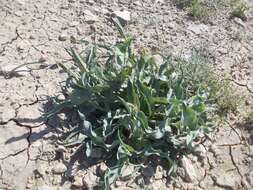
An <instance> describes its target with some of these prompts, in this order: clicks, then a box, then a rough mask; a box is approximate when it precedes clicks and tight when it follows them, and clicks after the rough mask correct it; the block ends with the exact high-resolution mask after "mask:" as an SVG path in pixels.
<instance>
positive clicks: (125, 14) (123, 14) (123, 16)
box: [113, 10, 131, 26]
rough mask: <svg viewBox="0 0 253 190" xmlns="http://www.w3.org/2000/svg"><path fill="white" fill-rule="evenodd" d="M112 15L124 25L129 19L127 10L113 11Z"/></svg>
mask: <svg viewBox="0 0 253 190" xmlns="http://www.w3.org/2000/svg"><path fill="white" fill-rule="evenodd" d="M113 16H116V17H117V18H118V19H119V20H120V22H121V24H122V25H123V26H124V25H126V24H127V22H129V21H130V20H131V13H130V12H129V11H126V10H123V11H114V12H113Z"/></svg>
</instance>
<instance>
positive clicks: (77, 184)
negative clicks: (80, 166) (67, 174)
mask: <svg viewBox="0 0 253 190" xmlns="http://www.w3.org/2000/svg"><path fill="white" fill-rule="evenodd" d="M72 185H73V186H75V187H77V188H81V187H83V186H84V184H83V178H82V177H80V176H75V177H74V182H73V183H72Z"/></svg>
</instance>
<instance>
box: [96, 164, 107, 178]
mask: <svg viewBox="0 0 253 190" xmlns="http://www.w3.org/2000/svg"><path fill="white" fill-rule="evenodd" d="M107 168H108V167H107V166H106V164H105V163H103V162H102V163H101V164H100V165H99V166H98V167H97V173H98V174H99V175H100V176H103V175H104V174H105V172H106V170H107Z"/></svg>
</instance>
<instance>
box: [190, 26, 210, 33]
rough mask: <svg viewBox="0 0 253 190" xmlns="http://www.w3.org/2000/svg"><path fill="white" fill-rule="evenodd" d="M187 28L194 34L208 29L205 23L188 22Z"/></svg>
mask: <svg viewBox="0 0 253 190" xmlns="http://www.w3.org/2000/svg"><path fill="white" fill-rule="evenodd" d="M187 29H188V30H190V31H192V32H193V33H195V34H201V33H203V32H208V31H209V27H208V26H207V25H205V24H190V25H189V26H188V28H187Z"/></svg>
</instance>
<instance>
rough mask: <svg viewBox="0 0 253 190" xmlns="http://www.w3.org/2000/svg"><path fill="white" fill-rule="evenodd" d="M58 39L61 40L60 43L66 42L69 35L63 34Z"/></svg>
mask: <svg viewBox="0 0 253 190" xmlns="http://www.w3.org/2000/svg"><path fill="white" fill-rule="evenodd" d="M58 39H59V40H60V41H66V40H67V39H68V35H67V34H65V33H62V34H61V35H60V36H59V37H58Z"/></svg>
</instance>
